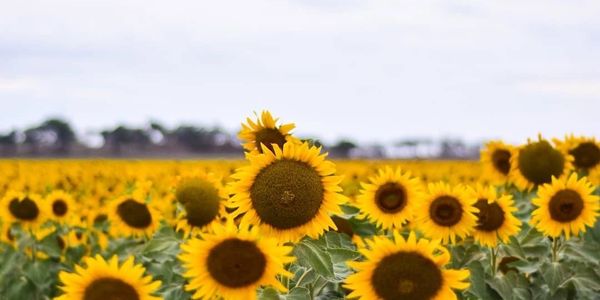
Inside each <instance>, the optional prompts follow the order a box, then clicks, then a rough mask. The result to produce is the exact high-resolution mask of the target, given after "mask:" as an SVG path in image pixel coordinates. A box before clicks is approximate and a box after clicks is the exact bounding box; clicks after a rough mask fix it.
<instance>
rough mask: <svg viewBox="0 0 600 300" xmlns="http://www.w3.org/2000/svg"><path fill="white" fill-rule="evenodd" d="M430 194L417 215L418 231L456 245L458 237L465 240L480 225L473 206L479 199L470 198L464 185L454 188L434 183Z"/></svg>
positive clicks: (425, 197) (429, 190) (418, 209)
mask: <svg viewBox="0 0 600 300" xmlns="http://www.w3.org/2000/svg"><path fill="white" fill-rule="evenodd" d="M427 188H428V192H427V194H426V195H425V196H424V198H423V199H422V201H421V203H419V207H418V208H417V212H416V222H417V228H419V229H420V230H421V231H423V233H424V234H425V235H427V236H428V237H431V238H434V239H441V240H442V241H443V242H444V243H448V241H450V242H452V243H454V242H455V240H456V237H460V238H465V237H466V236H467V235H469V234H470V233H471V231H472V230H473V227H474V226H475V224H476V221H477V219H476V217H475V212H476V211H477V209H476V208H475V207H474V206H473V204H475V200H476V199H472V198H470V197H468V195H467V194H466V188H465V187H464V186H462V185H455V186H454V187H450V186H449V185H448V184H447V183H443V182H438V183H430V184H429V185H428V186H427Z"/></svg>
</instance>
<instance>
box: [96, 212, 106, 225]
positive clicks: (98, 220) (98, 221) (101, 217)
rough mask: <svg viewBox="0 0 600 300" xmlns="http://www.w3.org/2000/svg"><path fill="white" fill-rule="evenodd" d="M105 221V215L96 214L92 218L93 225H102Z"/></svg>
mask: <svg viewBox="0 0 600 300" xmlns="http://www.w3.org/2000/svg"><path fill="white" fill-rule="evenodd" d="M107 219H108V216H107V215H106V214H98V215H97V216H96V217H94V225H99V224H101V223H104V222H105V221H106V220H107Z"/></svg>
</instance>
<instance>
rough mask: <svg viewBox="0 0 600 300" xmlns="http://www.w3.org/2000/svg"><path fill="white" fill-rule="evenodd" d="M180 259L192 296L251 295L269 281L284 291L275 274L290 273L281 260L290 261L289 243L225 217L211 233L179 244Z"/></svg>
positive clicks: (245, 297)
mask: <svg viewBox="0 0 600 300" xmlns="http://www.w3.org/2000/svg"><path fill="white" fill-rule="evenodd" d="M181 248H182V250H183V251H182V254H181V255H180V257H179V259H180V260H181V262H182V264H183V266H184V268H185V269H186V272H185V273H184V276H185V277H187V278H188V280H189V283H188V285H187V286H186V290H188V291H195V292H194V295H193V297H194V298H203V299H212V298H215V297H223V298H225V299H255V298H256V288H257V287H259V286H262V285H272V286H274V287H275V288H277V289H279V290H281V291H285V287H284V286H283V285H282V284H281V283H280V282H279V281H278V280H277V278H276V276H277V275H278V274H280V275H283V276H291V275H292V274H291V273H289V272H287V271H286V270H285V269H284V264H285V263H289V262H292V261H293V260H294V258H293V257H290V256H288V253H290V252H291V247H288V246H281V245H278V244H277V241H276V240H275V239H273V238H268V237H260V236H259V232H258V227H253V228H252V229H248V228H242V229H238V228H237V227H236V226H235V225H233V222H232V221H231V220H229V221H228V222H227V223H226V225H215V226H214V233H207V234H203V235H202V239H197V238H192V239H190V240H188V242H187V243H185V244H183V245H182V246H181Z"/></svg>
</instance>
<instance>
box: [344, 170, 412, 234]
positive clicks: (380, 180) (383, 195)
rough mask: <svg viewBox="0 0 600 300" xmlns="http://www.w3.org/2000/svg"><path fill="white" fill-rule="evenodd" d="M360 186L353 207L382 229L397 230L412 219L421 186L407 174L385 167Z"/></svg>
mask: <svg viewBox="0 0 600 300" xmlns="http://www.w3.org/2000/svg"><path fill="white" fill-rule="evenodd" d="M361 186H362V190H361V192H360V194H359V195H358V197H357V198H356V203H355V205H356V207H357V208H359V209H360V211H361V216H362V217H364V218H368V219H369V220H371V221H373V222H375V223H376V224H377V225H379V226H382V227H383V228H394V227H395V228H400V227H402V225H403V224H404V223H406V222H407V221H408V220H409V219H410V218H411V217H412V215H413V213H414V212H413V210H414V206H415V204H416V202H417V201H418V200H417V199H416V198H417V196H418V194H419V192H420V183H419V180H418V179H417V178H414V177H412V176H411V174H410V172H406V173H404V172H402V171H401V170H400V168H396V169H395V170H394V169H392V168H390V167H386V168H383V169H379V171H378V173H377V175H376V176H373V177H371V178H369V183H361Z"/></svg>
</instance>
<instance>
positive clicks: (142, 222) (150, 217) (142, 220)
mask: <svg viewBox="0 0 600 300" xmlns="http://www.w3.org/2000/svg"><path fill="white" fill-rule="evenodd" d="M108 219H109V221H110V233H111V235H113V236H151V235H152V234H153V233H154V231H155V230H156V229H157V228H158V224H159V214H158V212H157V211H156V209H155V208H154V207H153V206H152V205H150V204H148V203H145V202H144V201H142V200H139V199H137V198H136V197H134V196H133V195H125V196H121V197H119V198H117V199H115V200H114V201H113V202H112V203H111V204H110V208H109V211H108Z"/></svg>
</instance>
